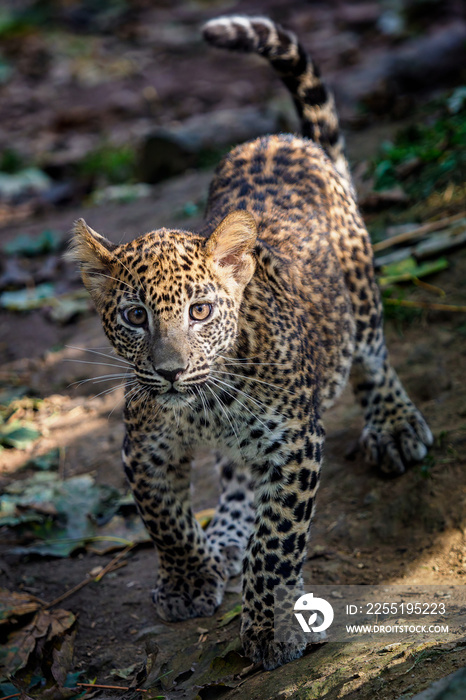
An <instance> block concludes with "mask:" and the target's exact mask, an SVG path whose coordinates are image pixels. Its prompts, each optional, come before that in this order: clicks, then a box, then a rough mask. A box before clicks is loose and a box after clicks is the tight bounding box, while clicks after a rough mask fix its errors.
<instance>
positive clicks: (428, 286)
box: [413, 277, 446, 297]
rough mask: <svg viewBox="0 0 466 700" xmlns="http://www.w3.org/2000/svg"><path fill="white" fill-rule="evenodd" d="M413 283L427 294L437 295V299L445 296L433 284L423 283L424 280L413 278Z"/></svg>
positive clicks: (444, 293)
mask: <svg viewBox="0 0 466 700" xmlns="http://www.w3.org/2000/svg"><path fill="white" fill-rule="evenodd" d="M413 282H414V284H415V285H416V286H417V287H421V288H422V289H425V290H426V291H427V292H431V293H432V294H437V296H439V297H444V296H446V292H445V291H444V290H443V289H442V288H441V287H437V286H436V285H435V284H429V283H428V282H424V280H420V279H419V277H413Z"/></svg>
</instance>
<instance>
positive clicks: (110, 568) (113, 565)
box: [94, 543, 135, 583]
mask: <svg viewBox="0 0 466 700" xmlns="http://www.w3.org/2000/svg"><path fill="white" fill-rule="evenodd" d="M134 546H135V545H134V543H131V544H129V545H128V546H127V547H126V548H125V549H123V551H121V552H118V554H117V555H116V556H115V557H114V558H113V559H112V561H110V562H109V563H108V564H107V566H106V567H104V568H103V569H102V571H101V572H100V574H97V576H96V577H95V579H94V581H95V582H96V583H98V582H99V581H100V580H101V579H102V578H103V577H104V576H105V574H108V573H109V571H114V570H115V569H116V568H118V569H119V568H120V566H118V567H117V566H116V565H117V564H118V562H119V561H120V559H122V558H123V557H124V556H126V554H128V552H129V551H130V550H131V549H133V547H134ZM122 563H126V562H122Z"/></svg>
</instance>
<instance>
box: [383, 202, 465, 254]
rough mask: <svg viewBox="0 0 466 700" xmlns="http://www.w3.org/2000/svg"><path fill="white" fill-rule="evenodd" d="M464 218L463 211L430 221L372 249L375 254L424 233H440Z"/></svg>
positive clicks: (386, 240)
mask: <svg viewBox="0 0 466 700" xmlns="http://www.w3.org/2000/svg"><path fill="white" fill-rule="evenodd" d="M465 217H466V212H464V211H463V212H461V213H460V214H455V215H454V216H447V217H446V218H445V219H439V220H438V221H431V222H429V223H428V224H422V226H418V228H415V229H414V230H413V231H406V232H405V233H400V234H398V236H391V238H386V239H385V240H384V241H379V242H378V243H374V245H373V246H372V249H373V250H374V251H375V252H377V251H379V250H385V249H386V248H391V247H392V246H393V245H397V244H398V243H405V242H406V241H412V240H414V239H415V238H420V237H421V236H423V235H424V234H426V233H430V232H431V231H440V230H441V229H443V228H446V227H447V226H449V225H450V224H453V223H454V222H455V221H459V220H460V219H464V218H465Z"/></svg>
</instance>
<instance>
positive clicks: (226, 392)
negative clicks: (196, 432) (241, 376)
mask: <svg viewBox="0 0 466 700" xmlns="http://www.w3.org/2000/svg"><path fill="white" fill-rule="evenodd" d="M216 381H220V380H215V379H213V378H212V377H210V378H209V379H208V380H207V382H206V383H207V384H208V383H209V382H212V383H213V385H214V386H216V387H217V389H220V391H224V392H225V394H228V396H231V397H232V399H235V401H237V402H238V403H239V405H240V406H242V407H243V408H244V409H245V410H246V411H247V412H248V413H250V414H251V416H253V417H254V418H255V419H256V420H258V421H259V423H260V424H261V425H263V426H264V428H265V429H266V430H268V431H269V433H270V432H272V431H271V430H270V428H269V427H268V426H267V425H266V424H265V423H264V422H263V421H261V419H260V418H258V417H257V416H256V415H255V413H253V412H252V411H251V410H249V408H248V407H247V406H245V405H244V403H242V402H241V401H240V400H239V398H238V397H237V396H233V394H231V393H230V392H229V391H227V390H226V389H222V387H219V386H218V384H216ZM237 391H240V390H239V389H238V390H237ZM243 393H244V392H243ZM248 398H251V397H249V396H248Z"/></svg>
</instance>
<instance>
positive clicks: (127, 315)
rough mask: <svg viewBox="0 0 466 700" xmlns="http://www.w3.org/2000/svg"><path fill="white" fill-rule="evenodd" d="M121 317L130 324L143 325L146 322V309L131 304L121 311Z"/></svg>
mask: <svg viewBox="0 0 466 700" xmlns="http://www.w3.org/2000/svg"><path fill="white" fill-rule="evenodd" d="M123 318H124V319H125V321H127V322H128V323H130V324H131V325H132V326H136V327H140V326H144V324H145V323H147V311H146V310H145V309H144V308H143V307H142V306H131V307H130V308H129V309H125V310H124V311H123Z"/></svg>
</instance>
